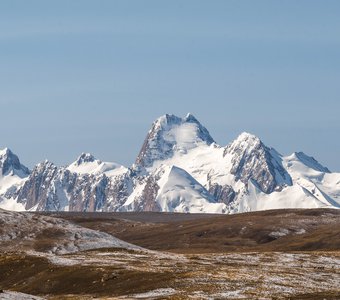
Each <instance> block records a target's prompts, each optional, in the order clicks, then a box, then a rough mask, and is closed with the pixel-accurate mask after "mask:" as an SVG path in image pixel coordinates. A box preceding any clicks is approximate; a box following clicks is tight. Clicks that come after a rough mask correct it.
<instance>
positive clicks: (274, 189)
mask: <svg viewBox="0 0 340 300" xmlns="http://www.w3.org/2000/svg"><path fill="white" fill-rule="evenodd" d="M319 207H320V208H321V207H322V208H327V207H329V208H340V173H332V172H331V171H330V170H329V169H328V168H326V167H324V166H322V165H321V164H320V163H319V162H317V161H316V160H315V159H314V158H313V157H310V156H308V155H306V154H304V153H303V152H295V153H293V154H291V155H289V156H282V155H281V154H280V153H279V152H277V151H276V150H275V149H273V148H271V147H268V146H266V145H264V144H263V142H262V141H261V140H260V139H259V138H258V137H256V136H254V135H252V134H249V133H246V132H244V133H242V134H240V135H239V136H238V137H237V138H236V139H235V140H234V141H232V142H231V143H230V144H228V145H227V146H220V145H218V144H217V143H216V142H215V141H214V139H213V138H212V137H211V135H210V134H209V132H208V130H207V129H206V128H205V127H204V126H203V125H202V124H201V123H200V122H199V121H198V120H197V119H196V118H195V117H194V116H193V115H192V114H188V115H187V116H186V117H184V118H180V117H177V116H175V115H168V114H167V115H164V116H161V117H160V118H158V119H157V120H156V121H155V122H154V123H153V124H152V126H151V129H150V130H149V132H148V134H147V136H146V139H145V141H144V143H143V145H142V148H141V150H140V152H139V154H138V156H137V158H136V161H135V163H134V164H133V165H132V166H131V167H124V166H122V165H120V164H117V163H113V162H103V161H101V160H98V159H96V158H95V157H94V156H93V155H91V154H89V153H83V154H81V155H80V156H79V157H78V158H77V160H76V161H75V162H73V163H72V164H70V165H69V166H63V167H59V166H56V165H55V164H53V163H52V162H50V161H44V162H41V163H39V164H37V165H36V166H35V167H34V168H33V170H29V169H28V168H27V167H25V166H24V165H23V164H21V162H20V160H19V158H18V157H17V156H16V155H15V154H14V153H13V152H12V151H11V150H9V149H8V148H6V149H4V150H0V208H4V209H8V210H22V211H23V210H29V211H164V212H183V213H200V212H203V213H239V212H248V211H257V210H266V209H277V208H319Z"/></svg>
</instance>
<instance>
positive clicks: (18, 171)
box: [0, 148, 30, 177]
mask: <svg viewBox="0 0 340 300" xmlns="http://www.w3.org/2000/svg"><path fill="white" fill-rule="evenodd" d="M29 173H30V171H29V169H28V168H26V167H25V166H24V165H22V164H21V163H20V160H19V158H18V156H16V155H15V154H14V153H13V152H12V151H11V150H9V149H8V148H6V149H4V150H2V151H0V175H3V176H4V175H14V174H15V175H18V176H19V177H25V176H27V175H29Z"/></svg>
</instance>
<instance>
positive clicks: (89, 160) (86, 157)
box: [67, 153, 127, 176]
mask: <svg viewBox="0 0 340 300" xmlns="http://www.w3.org/2000/svg"><path fill="white" fill-rule="evenodd" d="M67 170H69V171H70V172H72V173H77V174H94V175H99V174H103V173H105V175H107V176H115V175H119V174H121V173H123V172H125V171H126V170H127V169H126V168H125V167H123V166H122V165H120V164H117V163H114V162H103V161H101V160H99V159H96V158H95V157H94V156H93V155H92V154H90V153H82V154H81V155H80V156H79V157H78V158H77V160H76V161H75V162H73V163H72V164H70V165H69V166H68V167H67Z"/></svg>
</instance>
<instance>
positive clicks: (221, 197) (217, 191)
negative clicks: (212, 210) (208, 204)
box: [208, 183, 236, 205]
mask: <svg viewBox="0 0 340 300" xmlns="http://www.w3.org/2000/svg"><path fill="white" fill-rule="evenodd" d="M208 192H209V193H210V194H211V195H212V196H213V197H214V198H215V199H216V201H217V202H222V203H224V204H227V205H228V204H230V203H231V202H233V200H234V199H235V197H236V193H235V191H234V189H233V188H232V187H231V186H230V185H220V184H218V183H214V184H211V185H210V186H209V189H208Z"/></svg>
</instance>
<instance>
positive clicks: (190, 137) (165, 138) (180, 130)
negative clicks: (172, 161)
mask: <svg viewBox="0 0 340 300" xmlns="http://www.w3.org/2000/svg"><path fill="white" fill-rule="evenodd" d="M212 143H214V140H213V138H212V137H211V136H210V134H209V132H208V130H207V129H206V128H205V127H204V126H202V125H201V123H200V122H199V121H198V120H197V119H196V118H195V117H194V116H193V115H192V114H187V116H186V117H185V118H180V117H177V116H175V115H168V114H166V115H163V116H161V117H160V118H158V119H157V120H156V121H155V122H154V123H153V124H152V127H151V129H150V130H149V132H148V135H147V137H146V139H145V141H144V144H143V146H142V149H141V151H140V153H139V155H138V157H137V159H136V164H137V165H141V166H144V167H150V166H152V165H153V163H154V162H155V161H157V160H158V161H159V160H165V159H168V158H171V157H172V156H173V155H174V153H187V151H189V150H191V149H193V148H196V147H197V146H199V145H202V144H203V145H210V144H212Z"/></svg>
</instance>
